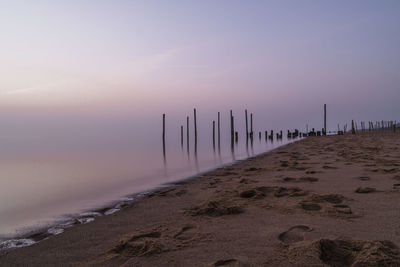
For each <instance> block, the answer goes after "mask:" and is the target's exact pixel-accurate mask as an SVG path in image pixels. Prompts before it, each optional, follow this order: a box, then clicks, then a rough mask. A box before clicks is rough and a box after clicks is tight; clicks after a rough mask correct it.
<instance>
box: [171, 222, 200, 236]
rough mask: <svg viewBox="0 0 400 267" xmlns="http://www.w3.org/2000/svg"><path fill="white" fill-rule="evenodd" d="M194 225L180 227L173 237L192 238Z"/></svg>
mask: <svg viewBox="0 0 400 267" xmlns="http://www.w3.org/2000/svg"><path fill="white" fill-rule="evenodd" d="M195 229H196V227H195V226H194V225H191V224H189V225H185V226H184V227H182V229H181V230H180V231H179V232H178V233H176V234H175V235H174V238H176V239H179V240H189V239H192V238H193V236H194V235H195V233H194V232H195V231H194V230H195Z"/></svg>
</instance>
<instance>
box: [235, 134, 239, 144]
mask: <svg viewBox="0 0 400 267" xmlns="http://www.w3.org/2000/svg"><path fill="white" fill-rule="evenodd" d="M238 140H239V134H238V132H235V142H236V143H237V142H238Z"/></svg>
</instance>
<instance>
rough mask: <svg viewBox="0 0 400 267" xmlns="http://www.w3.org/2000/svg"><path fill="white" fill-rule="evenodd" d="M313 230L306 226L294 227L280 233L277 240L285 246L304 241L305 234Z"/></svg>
mask: <svg viewBox="0 0 400 267" xmlns="http://www.w3.org/2000/svg"><path fill="white" fill-rule="evenodd" d="M312 230H313V229H312V228H311V227H309V226H307V225H296V226H293V227H290V229H289V230H287V231H285V232H283V233H280V234H279V236H278V238H279V240H280V241H282V242H283V243H285V244H292V243H296V242H300V241H303V240H304V235H305V233H306V232H311V231H312Z"/></svg>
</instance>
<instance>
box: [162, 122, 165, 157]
mask: <svg viewBox="0 0 400 267" xmlns="http://www.w3.org/2000/svg"><path fill="white" fill-rule="evenodd" d="M162 141H163V156H164V161H165V114H163V132H162Z"/></svg>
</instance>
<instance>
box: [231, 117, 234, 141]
mask: <svg viewBox="0 0 400 267" xmlns="http://www.w3.org/2000/svg"><path fill="white" fill-rule="evenodd" d="M230 120H231V144H232V145H233V142H234V132H233V131H234V130H233V115H232V110H230Z"/></svg>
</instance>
